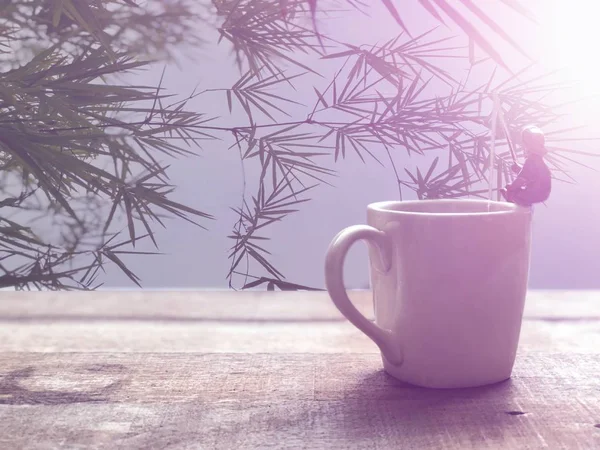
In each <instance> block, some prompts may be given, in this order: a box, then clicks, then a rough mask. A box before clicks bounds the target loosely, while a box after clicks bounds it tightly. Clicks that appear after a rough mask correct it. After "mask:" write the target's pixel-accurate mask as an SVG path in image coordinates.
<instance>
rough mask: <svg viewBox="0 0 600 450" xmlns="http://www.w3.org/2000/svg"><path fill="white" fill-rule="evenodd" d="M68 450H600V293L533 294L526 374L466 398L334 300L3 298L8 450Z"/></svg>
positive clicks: (522, 355) (525, 332)
mask: <svg viewBox="0 0 600 450" xmlns="http://www.w3.org/2000/svg"><path fill="white" fill-rule="evenodd" d="M351 296H352V297H353V300H354V301H355V303H356V304H357V305H358V307H359V309H361V310H362V311H363V312H365V313H366V314H368V315H371V316H372V307H371V304H370V293H368V292H353V293H352V294H351ZM52 448H106V449H121V448H122V449H129V448H136V449H137V448H140V449H147V448H157V449H163V448H166V449H193V448H198V449H213V448H214V449H238V448H240V449H252V448H256V449H259V448H260V449H265V448H336V449H344V448H350V449H362V448H364V449H378V448H381V449H388V448H406V449H428V448H432V449H446V448H452V449H455V448H460V449H467V448H473V449H486V448H494V449H512V448H514V449H538V448H549V449H561V448H564V449H579V448H582V449H598V448H600V292H587V291H581V292H580V291H570V292H541V291H533V292H530V294H529V296H528V299H527V303H526V311H525V319H524V323H523V328H522V333H521V341H520V345H519V353H518V356H517V361H516V364H515V369H514V372H513V377H512V378H511V379H510V380H508V381H506V382H503V383H499V384H497V385H493V386H487V387H482V388H475V389H459V390H430V389H423V388H417V387H412V386H409V385H406V384H403V383H401V382H399V381H396V380H395V379H393V378H391V377H390V376H388V375H387V374H385V372H383V370H382V364H381V360H380V357H379V353H378V350H377V348H376V347H375V345H374V344H373V343H372V342H371V341H370V340H369V339H368V338H366V337H365V336H364V335H363V334H362V333H361V332H359V331H358V330H356V329H355V328H354V327H353V326H352V325H350V324H349V323H348V322H346V321H345V320H344V319H343V318H342V317H341V315H340V313H339V312H338V311H337V310H336V309H335V307H334V306H333V305H332V303H331V302H330V301H329V300H328V297H327V294H326V293H323V292H312V293H281V292H277V293H273V292H269V293H267V292H260V293H259V292H243V293H237V292H208V291H207V292H93V293H8V292H2V293H0V449H52Z"/></svg>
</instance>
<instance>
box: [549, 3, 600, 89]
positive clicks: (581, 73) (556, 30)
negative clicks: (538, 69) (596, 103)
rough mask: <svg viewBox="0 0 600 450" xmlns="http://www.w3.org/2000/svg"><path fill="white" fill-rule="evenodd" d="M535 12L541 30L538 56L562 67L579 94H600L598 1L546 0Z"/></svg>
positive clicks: (599, 12) (599, 14)
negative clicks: (540, 51)
mask: <svg viewBox="0 0 600 450" xmlns="http://www.w3.org/2000/svg"><path fill="white" fill-rule="evenodd" d="M543 5H544V9H543V11H540V12H539V13H538V16H539V18H540V25H541V27H542V29H543V30H544V31H543V36H542V39H543V42H542V47H543V51H542V55H540V56H541V59H542V60H543V62H545V63H546V64H545V65H547V66H549V67H555V68H559V69H562V70H564V71H565V72H566V73H567V74H568V78H569V79H570V81H572V82H575V83H577V90H578V91H579V92H580V94H582V95H597V94H600V56H599V55H598V41H599V40H600V2H595V1H591V0H547V1H545V2H544V3H543Z"/></svg>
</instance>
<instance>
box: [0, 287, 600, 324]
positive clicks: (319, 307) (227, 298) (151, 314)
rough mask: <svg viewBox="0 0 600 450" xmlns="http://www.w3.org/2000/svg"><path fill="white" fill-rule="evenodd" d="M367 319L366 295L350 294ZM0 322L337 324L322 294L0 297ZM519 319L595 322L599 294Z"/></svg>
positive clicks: (545, 306) (532, 297)
mask: <svg viewBox="0 0 600 450" xmlns="http://www.w3.org/2000/svg"><path fill="white" fill-rule="evenodd" d="M350 296H351V297H352V299H353V300H354V302H355V304H356V305H357V307H358V308H359V309H360V310H361V312H363V313H364V314H366V315H368V316H369V317H372V315H373V313H372V311H373V307H372V302H371V293H370V292H369V291H351V292H350ZM0 317H2V318H5V319H12V320H23V321H25V320H49V319H51V318H52V319H61V320H82V319H86V318H89V319H90V320H103V319H121V320H157V319H160V320H163V321H167V320H173V321H183V320H193V321H199V320H204V321H233V322H235V321H258V322H260V321H341V320H344V319H343V317H342V316H341V314H340V313H339V311H338V310H337V309H336V308H335V307H334V306H333V304H332V302H331V301H330V300H329V297H328V295H327V293H326V292H262V291H260V292H258V291H244V292H232V291H183V292H182V291H180V292H171V291H122V292H110V291H96V292H85V293H81V292H58V293H57V292H1V293H0ZM525 317H528V318H534V319H544V320H546V319H550V320H552V319H570V320H587V319H596V320H600V291H531V292H529V294H528V298H527V302H526V306H525Z"/></svg>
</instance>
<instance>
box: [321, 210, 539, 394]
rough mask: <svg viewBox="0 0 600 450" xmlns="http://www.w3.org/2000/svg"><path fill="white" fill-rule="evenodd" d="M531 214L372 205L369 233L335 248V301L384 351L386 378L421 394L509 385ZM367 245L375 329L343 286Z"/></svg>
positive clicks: (328, 275) (363, 228)
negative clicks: (351, 262) (349, 264)
mask: <svg viewBox="0 0 600 450" xmlns="http://www.w3.org/2000/svg"><path fill="white" fill-rule="evenodd" d="M531 214H532V212H531V209H530V208H523V207H520V206H517V205H514V204H510V203H501V202H488V201H486V200H424V201H405V202H380V203H373V204H371V205H369V206H368V208H367V223H368V225H355V226H351V227H348V228H346V229H344V230H342V231H341V232H340V233H339V234H338V235H337V236H336V237H335V238H334V239H333V241H332V242H331V245H330V246H329V249H328V251H327V256H326V261H325V279H326V285H327V290H328V291H329V294H330V296H331V299H332V300H333V302H334V303H335V305H336V306H337V308H338V309H339V310H340V311H341V313H342V314H343V315H344V316H346V318H347V319H348V320H349V321H350V322H352V323H353V324H354V325H355V326H356V327H357V328H358V329H360V330H361V331H363V332H364V333H365V334H366V335H367V336H369V337H370V338H371V339H372V340H373V341H374V342H375V343H376V344H377V345H378V346H379V349H380V350H381V354H382V359H383V365H384V369H385V370H386V371H387V372H388V373H389V374H390V375H392V376H394V377H396V378H398V379H400V380H402V381H405V382H408V383H411V384H415V385H418V386H424V387H435V388H458V387H473V386H481V385H486V384H490V383H495V382H499V381H502V380H505V379H507V378H509V377H510V375H511V372H512V368H513V364H514V361H515V356H516V351H517V344H518V341H519V334H520V331H521V321H522V317H523V307H524V304H525V295H526V291H527V281H528V276H529V259H530V246H531V244H530V242H531ZM358 240H364V241H366V242H367V243H368V244H369V245H368V246H369V259H370V262H371V264H370V266H371V287H372V289H373V297H374V298H373V300H374V310H375V322H372V321H370V320H368V319H367V318H365V317H364V316H363V315H362V314H361V313H360V312H358V310H357V309H356V308H355V307H354V305H353V304H352V303H351V301H350V299H349V298H348V295H347V294H346V290H345V287H344V281H343V269H344V267H343V266H344V259H345V257H346V254H347V252H348V250H349V249H350V247H351V246H352V244H353V243H354V242H356V241H358Z"/></svg>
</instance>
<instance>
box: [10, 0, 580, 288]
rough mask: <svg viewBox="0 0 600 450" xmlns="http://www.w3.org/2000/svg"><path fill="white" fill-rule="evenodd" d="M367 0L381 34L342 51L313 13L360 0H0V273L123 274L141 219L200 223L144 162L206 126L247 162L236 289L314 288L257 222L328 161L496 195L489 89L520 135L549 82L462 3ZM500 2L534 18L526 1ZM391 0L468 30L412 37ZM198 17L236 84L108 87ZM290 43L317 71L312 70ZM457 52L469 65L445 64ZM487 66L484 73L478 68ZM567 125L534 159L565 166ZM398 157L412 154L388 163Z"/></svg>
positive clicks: (234, 252) (294, 196) (288, 202)
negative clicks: (229, 62) (300, 279)
mask: <svg viewBox="0 0 600 450" xmlns="http://www.w3.org/2000/svg"><path fill="white" fill-rule="evenodd" d="M381 2H382V4H383V5H384V6H385V7H386V8H387V10H388V11H389V12H390V14H391V15H392V16H393V17H394V19H395V21H396V22H397V23H398V32H397V35H396V36H395V37H393V38H391V39H389V41H387V42H385V43H383V44H373V43H362V44H360V45H357V44H356V43H348V42H340V41H338V40H336V39H335V38H334V37H333V36H329V35H327V34H326V33H324V32H322V31H321V28H322V27H320V26H319V25H320V23H322V21H325V20H327V14H334V13H336V11H341V10H342V9H344V8H346V9H347V8H355V9H357V10H361V11H364V10H368V9H369V8H370V7H371V6H370V4H369V3H366V2H361V1H359V0H340V1H325V0H320V1H318V2H317V1H316V0H212V2H206V3H201V2H200V3H199V2H193V1H186V0H170V1H158V0H151V1H147V2H144V3H143V4H142V2H141V1H134V0H112V1H103V0H94V1H83V0H59V1H56V0H22V1H16V0H14V1H11V0H7V1H0V8H2V15H1V16H0V44H1V45H0V58H1V60H0V61H1V64H2V67H1V69H0V164H1V167H2V171H1V172H0V192H1V199H0V287H15V288H17V289H31V288H34V289H39V288H45V289H91V288H94V287H96V286H97V285H98V283H99V275H100V273H101V272H102V270H103V267H104V265H105V264H106V263H110V264H115V265H117V266H118V267H119V268H120V269H121V270H122V271H123V272H124V273H125V274H126V275H127V276H128V277H129V278H130V279H131V281H132V282H134V283H136V284H138V285H140V281H141V280H139V278H138V277H137V276H136V275H135V274H134V273H133V272H132V271H131V270H130V269H129V268H128V267H127V266H126V264H125V263H124V261H123V259H122V257H123V255H130V254H138V255H139V254H143V255H146V254H153V252H141V251H139V250H136V249H135V244H136V242H138V241H139V240H140V239H150V240H152V242H153V243H154V245H155V246H156V248H157V249H158V244H159V243H158V242H157V241H156V239H155V236H154V231H153V230H154V226H155V225H156V224H159V225H162V226H164V225H165V222H164V220H165V219H166V218H168V217H179V218H183V219H185V220H188V221H191V222H193V223H196V224H197V225H199V226H200V227H203V226H204V225H203V224H204V223H205V222H206V221H208V220H211V219H212V216H211V215H210V213H209V212H207V211H201V210H199V209H196V208H195V207H191V206H189V205H184V204H180V203H177V202H175V201H173V200H172V198H171V193H172V191H173V189H174V187H173V186H172V185H170V184H169V181H168V175H167V173H168V167H167V166H165V165H164V164H162V163H160V162H159V159H162V158H164V157H176V156H191V155H194V154H195V153H196V151H197V149H198V148H200V147H201V146H202V145H210V144H207V143H206V142H205V141H211V140H213V139H229V140H230V142H231V146H230V149H231V150H235V151H237V152H239V155H240V158H241V161H242V163H243V165H244V167H245V168H250V167H252V169H253V171H254V170H255V171H256V173H259V176H258V179H257V180H256V183H254V182H253V181H254V180H250V179H249V180H248V182H247V183H245V192H244V197H243V199H242V200H241V202H240V204H239V205H233V209H234V210H235V212H236V214H237V216H238V219H237V220H236V223H235V224H234V226H233V230H232V232H231V235H230V236H229V238H230V239H231V243H232V246H231V250H230V253H229V258H230V261H231V266H230V270H229V273H228V274H226V276H227V279H228V280H229V285H230V286H231V287H234V288H255V287H259V286H264V285H266V287H267V289H269V290H273V289H275V288H278V289H282V290H298V289H312V288H310V287H307V286H302V285H300V284H296V283H292V282H290V281H287V280H286V279H285V276H284V274H283V273H282V272H281V271H280V270H279V269H278V268H277V267H276V266H275V265H274V264H273V262H272V261H271V260H270V256H271V254H270V253H269V250H268V248H267V247H268V241H269V237H268V229H269V226H271V225H272V224H275V223H278V222H280V221H282V220H284V219H286V220H292V219H288V218H289V217H290V216H292V215H293V214H294V213H295V212H297V211H298V210H299V208H301V207H302V205H303V204H304V203H306V202H308V201H310V197H309V196H310V195H313V194H314V193H315V192H316V190H317V189H318V187H319V186H320V185H323V184H334V180H335V169H334V165H335V162H336V161H338V160H340V159H344V158H350V157H352V158H359V159H360V160H361V161H362V162H363V163H365V164H380V165H389V167H390V169H391V171H392V173H393V176H394V177H395V179H396V181H397V185H398V195H399V197H402V196H403V195H405V193H406V192H407V191H414V193H415V195H416V196H417V197H418V198H450V197H460V196H467V195H474V196H481V197H485V196H486V195H487V192H488V183H492V184H493V185H494V186H495V187H494V190H496V189H497V188H498V186H501V185H502V183H503V182H504V181H506V180H510V179H511V177H513V174H512V173H511V171H510V170H509V168H510V164H511V161H510V159H509V158H510V156H509V152H508V148H507V139H506V138H507V136H506V135H505V134H503V131H502V129H500V128H499V131H498V136H497V142H496V148H495V153H494V155H493V156H494V157H493V160H492V164H493V165H492V166H491V167H490V159H491V158H490V149H491V140H490V135H489V129H490V127H491V115H490V110H491V107H492V106H491V105H492V100H493V96H494V95H495V96H497V98H498V99H499V102H500V105H501V108H502V111H503V115H504V117H505V120H506V123H507V124H508V133H509V134H510V137H511V138H512V140H513V141H514V142H516V143H518V130H519V129H520V128H521V127H522V126H523V125H525V124H528V123H531V122H534V123H536V124H538V125H540V126H543V127H552V126H553V125H555V124H557V123H559V122H558V121H559V119H560V111H559V110H558V109H557V105H554V104H552V103H551V102H550V101H549V100H548V99H549V98H551V94H552V93H553V92H555V91H556V90H557V89H560V88H561V87H562V84H560V83H559V82H557V81H556V80H554V78H553V75H552V74H547V75H544V74H541V75H540V74H539V73H538V72H537V69H536V66H535V64H532V65H531V66H529V67H527V68H525V69H523V70H520V71H518V72H517V73H516V74H513V73H511V70H512V68H510V67H508V64H507V62H506V61H505V58H503V57H502V56H501V54H500V52H499V50H498V49H497V47H496V45H495V42H497V41H498V40H500V41H504V42H507V43H509V44H511V45H512V47H513V48H514V49H515V51H517V52H519V53H521V54H525V52H524V51H523V49H522V48H521V47H520V46H519V45H518V44H517V42H516V39H515V38H514V37H513V36H511V35H510V34H509V33H507V32H506V31H505V27H503V26H502V25H501V24H498V23H496V21H495V20H494V19H492V18H491V17H490V16H489V15H487V14H486V13H485V12H484V11H483V10H482V9H481V7H479V6H477V4H476V2H474V1H471V0H454V1H452V0H404V1H399V0H397V1H393V0H381ZM502 2H503V3H504V4H505V5H506V7H507V9H512V10H514V11H515V14H521V15H525V16H526V17H529V18H530V19H532V20H533V19H534V18H533V16H532V14H531V13H530V12H529V11H528V10H527V9H526V8H525V7H524V2H521V1H518V0H503V1H502ZM408 4H410V5H411V7H420V8H424V9H425V10H426V11H428V12H429V13H430V14H431V15H432V16H433V17H435V18H436V19H437V20H438V21H440V22H441V23H446V22H447V21H448V20H449V21H450V22H453V23H455V24H456V25H457V26H458V29H459V30H461V32H463V33H464V36H467V37H468V42H469V44H468V45H467V46H460V45H456V44H454V42H455V39H453V38H452V36H449V35H440V30H436V31H433V30H432V31H429V32H425V33H421V34H418V35H415V34H414V29H413V28H416V27H412V26H411V24H410V23H409V22H408V21H407V20H406V19H405V18H404V15H403V14H404V13H403V9H402V8H407V5H408ZM458 5H460V7H461V8H462V11H464V12H460V11H461V8H458V7H457V6H458ZM365 20H368V18H366V19H365ZM206 30H209V31H210V30H212V32H215V33H217V34H218V38H219V42H220V43H221V44H222V45H229V46H230V48H231V49H232V50H233V60H234V62H235V65H236V66H237V70H239V71H240V78H239V80H238V81H237V82H236V83H235V84H233V85H232V86H221V87H218V88H208V87H207V88H206V89H204V90H202V91H200V92H193V93H192V94H190V95H189V96H187V97H185V98H183V99H182V100H175V99H174V98H173V97H172V96H171V95H169V94H168V93H166V92H165V90H164V89H163V88H162V81H163V80H162V78H161V81H160V83H159V85H158V86H137V85H131V84H127V83H122V82H119V76H122V75H124V74H128V73H131V72H133V71H136V70H139V69H140V68H143V67H146V66H149V65H152V64H156V62H157V61H159V60H160V59H164V60H167V61H168V60H172V59H173V58H175V56H176V53H175V49H180V48H191V47H194V46H198V45H202V44H203V42H204V38H205V36H206V33H208V32H209V31H206ZM475 48H478V49H479V52H481V55H480V56H482V57H481V59H477V58H476V53H477V52H476V51H475ZM304 55H308V56H310V57H312V58H319V59H321V60H322V61H323V62H324V63H325V64H328V65H329V66H328V67H330V68H331V73H333V74H334V75H333V76H332V77H330V78H327V77H326V76H321V74H319V73H316V72H315V69H314V68H313V67H311V66H310V65H309V64H307V63H306V62H303V61H304V59H303V57H304ZM300 56H302V57H300ZM457 62H458V63H459V64H461V65H462V66H464V67H465V68H467V69H469V71H468V75H467V76H464V77H460V78H459V79H457V77H456V74H455V73H454V72H453V71H451V70H449V69H448V67H449V66H450V65H451V64H450V63H452V64H457ZM490 68H496V69H497V70H493V75H492V76H491V77H490V78H489V79H486V81H484V82H481V79H482V76H483V75H482V74H485V73H487V72H488V71H489V69H490ZM163 75H164V72H163ZM473 79H474V80H473ZM311 84H312V85H313V86H314V87H312V95H313V98H312V99H310V101H309V102H308V103H307V102H306V100H307V97H306V95H302V96H297V97H296V98H294V92H295V91H294V89H296V88H298V87H301V86H307V85H309V86H310V85H311ZM208 93H213V94H215V95H222V96H223V97H222V99H223V101H224V102H226V104H227V107H228V110H229V112H230V113H232V112H233V111H243V113H244V117H245V120H244V121H243V123H237V124H236V125H235V126H231V125H228V123H229V121H228V120H225V119H227V118H226V117H223V118H218V117H217V118H215V117H212V116H208V115H206V114H205V113H203V112H202V111H192V110H191V108H190V107H189V106H188V103H189V102H190V100H192V99H195V98H197V97H198V96H200V95H205V94H208ZM220 119H223V120H222V121H220ZM568 131H569V130H560V129H558V130H554V132H553V133H552V134H551V135H550V136H549V137H550V149H551V150H552V152H551V154H550V155H549V158H548V159H549V161H550V163H551V164H552V165H553V169H554V171H555V173H556V174H564V175H565V176H567V177H568V173H567V172H566V169H565V166H564V164H565V163H566V162H572V160H571V157H570V153H578V152H577V151H576V150H572V149H565V148H563V147H562V146H560V147H558V146H556V145H554V146H553V145H552V139H556V140H557V141H558V140H560V139H563V138H562V136H563V134H564V133H566V132H568ZM405 154H409V155H415V156H418V158H419V159H418V161H421V162H420V163H419V164H418V165H417V167H415V168H414V169H411V168H408V167H403V165H402V163H401V162H399V159H400V157H401V156H402V155H405ZM575 162H576V161H575ZM491 169H494V170H495V175H494V178H493V179H492V180H489V175H490V173H491ZM48 221H50V223H51V224H52V230H53V231H55V233H54V235H52V236H42V235H41V234H39V233H38V232H37V231H36V229H37V228H39V227H37V226H36V225H37V224H39V223H44V224H46V225H45V227H46V228H48V227H47V224H48Z"/></svg>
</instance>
